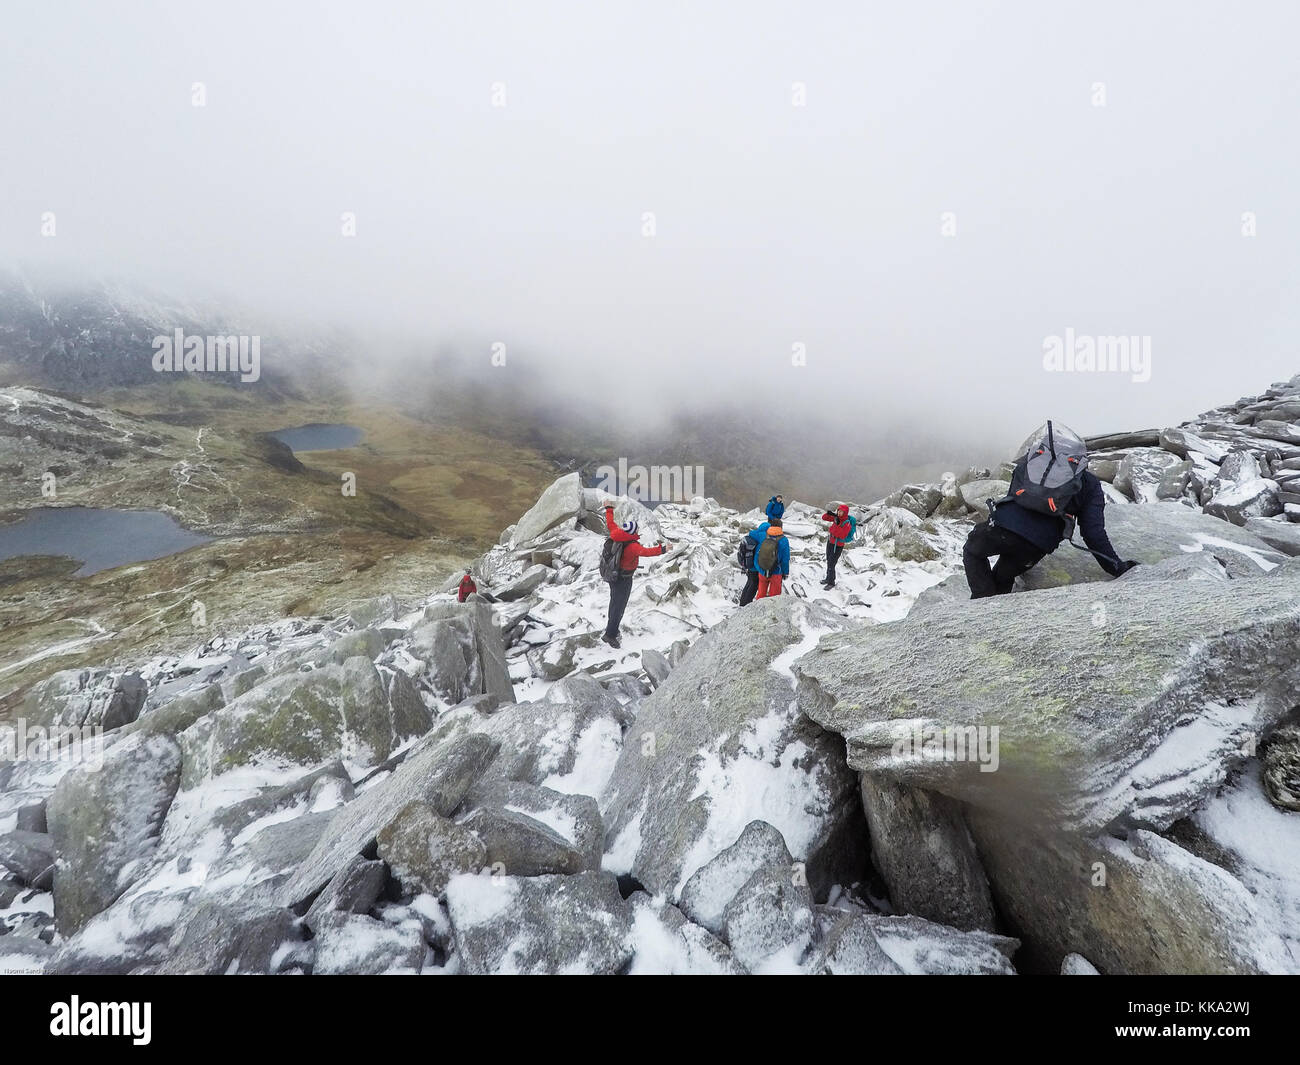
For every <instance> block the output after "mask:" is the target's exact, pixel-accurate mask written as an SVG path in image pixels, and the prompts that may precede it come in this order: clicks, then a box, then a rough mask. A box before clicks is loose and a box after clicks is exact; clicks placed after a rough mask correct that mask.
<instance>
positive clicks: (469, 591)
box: [456, 573, 478, 603]
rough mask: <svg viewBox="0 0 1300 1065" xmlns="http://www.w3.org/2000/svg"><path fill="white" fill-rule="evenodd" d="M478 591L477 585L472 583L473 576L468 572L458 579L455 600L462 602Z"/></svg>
mask: <svg viewBox="0 0 1300 1065" xmlns="http://www.w3.org/2000/svg"><path fill="white" fill-rule="evenodd" d="M477 591H478V585H477V584H475V583H474V578H473V577H471V576H470V575H469V574H468V573H467V574H465V576H463V577H462V578H461V579H460V588H459V590H458V591H457V592H456V602H458V603H463V602H465V600H466V599H468V598H469V597H470V596H471V595H473V594H474V593H475V592H477Z"/></svg>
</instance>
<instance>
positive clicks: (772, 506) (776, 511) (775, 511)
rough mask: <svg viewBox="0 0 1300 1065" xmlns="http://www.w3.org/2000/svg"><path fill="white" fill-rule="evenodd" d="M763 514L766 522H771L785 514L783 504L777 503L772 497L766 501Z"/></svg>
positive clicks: (774, 497)
mask: <svg viewBox="0 0 1300 1065" xmlns="http://www.w3.org/2000/svg"><path fill="white" fill-rule="evenodd" d="M763 513H764V514H766V515H767V520H768V521H772V520H773V519H774V518H779V517H781V516H782V515H784V514H785V504H784V503H778V502H777V501H776V496H773V497H772V498H771V499H769V500H768V501H767V509H766V510H765V511H763Z"/></svg>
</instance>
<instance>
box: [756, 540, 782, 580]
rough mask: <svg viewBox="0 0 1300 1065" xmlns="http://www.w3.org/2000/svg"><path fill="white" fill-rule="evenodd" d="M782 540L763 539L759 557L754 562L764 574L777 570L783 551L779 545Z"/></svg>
mask: <svg viewBox="0 0 1300 1065" xmlns="http://www.w3.org/2000/svg"><path fill="white" fill-rule="evenodd" d="M780 539H781V538H780V537H779V536H765V537H763V543H762V544H761V545H760V546H759V548H758V557H757V558H756V559H755V560H754V561H755V564H756V565H757V566H758V568H759V570H760V571H762V572H763V573H771V572H772V571H773V570H774V569H776V567H777V563H778V562H779V561H780V559H781V549H780V547H779V546H778V544H777V541H778V540H780Z"/></svg>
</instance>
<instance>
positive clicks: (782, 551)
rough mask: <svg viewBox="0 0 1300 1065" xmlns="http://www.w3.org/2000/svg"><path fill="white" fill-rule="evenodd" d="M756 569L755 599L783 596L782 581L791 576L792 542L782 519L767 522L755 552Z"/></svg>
mask: <svg viewBox="0 0 1300 1065" xmlns="http://www.w3.org/2000/svg"><path fill="white" fill-rule="evenodd" d="M761 528H763V526H761V525H760V526H759V529H761ZM757 531H758V529H755V530H754V532H757ZM751 535H752V534H751ZM754 569H755V570H756V571H757V573H758V588H757V594H756V595H755V596H754V598H755V599H766V598H768V597H769V596H773V595H780V594H781V580H782V578H784V577H788V576H790V541H789V540H788V539H786V535H785V530H784V529H783V528H782V527H781V519H780V518H775V519H773V520H772V521H770V522H767V529H766V530H765V532H764V534H763V538H762V540H761V541H760V543H759V545H758V550H757V551H756V552H754Z"/></svg>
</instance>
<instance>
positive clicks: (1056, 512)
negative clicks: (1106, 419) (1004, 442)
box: [998, 421, 1088, 518]
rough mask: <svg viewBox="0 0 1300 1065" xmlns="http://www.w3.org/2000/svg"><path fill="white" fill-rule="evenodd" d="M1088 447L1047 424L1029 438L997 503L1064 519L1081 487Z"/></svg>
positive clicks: (1063, 429)
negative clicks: (1002, 496)
mask: <svg viewBox="0 0 1300 1065" xmlns="http://www.w3.org/2000/svg"><path fill="white" fill-rule="evenodd" d="M1087 468H1088V446H1087V445H1086V444H1085V443H1084V442H1083V439H1082V438H1081V437H1080V436H1079V435H1078V434H1077V433H1075V432H1073V431H1071V430H1070V429H1067V428H1066V427H1065V426H1063V425H1061V426H1058V425H1053V424H1052V423H1051V422H1050V421H1049V422H1048V423H1047V424H1046V425H1044V426H1043V427H1042V428H1041V429H1039V430H1038V431H1037V432H1036V433H1034V435H1033V436H1031V437H1030V438H1029V441H1028V446H1027V447H1026V448H1025V453H1024V455H1023V456H1021V458H1020V460H1019V461H1018V462H1017V463H1016V466H1015V470H1014V471H1013V472H1012V474H1011V491H1010V492H1008V493H1007V496H1006V498H1005V499H1002V500H999V501H998V502H999V504H1001V503H1005V502H1015V503H1018V504H1019V505H1020V506H1022V507H1025V508H1027V509H1028V510H1036V511H1039V512H1040V513H1043V514H1051V515H1052V516H1053V517H1057V518H1065V517H1066V513H1065V512H1066V510H1067V509H1068V508H1069V506H1070V504H1071V503H1073V502H1074V498H1075V496H1077V495H1078V494H1079V492H1080V490H1081V489H1082V488H1083V474H1084V471H1085V470H1087Z"/></svg>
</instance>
